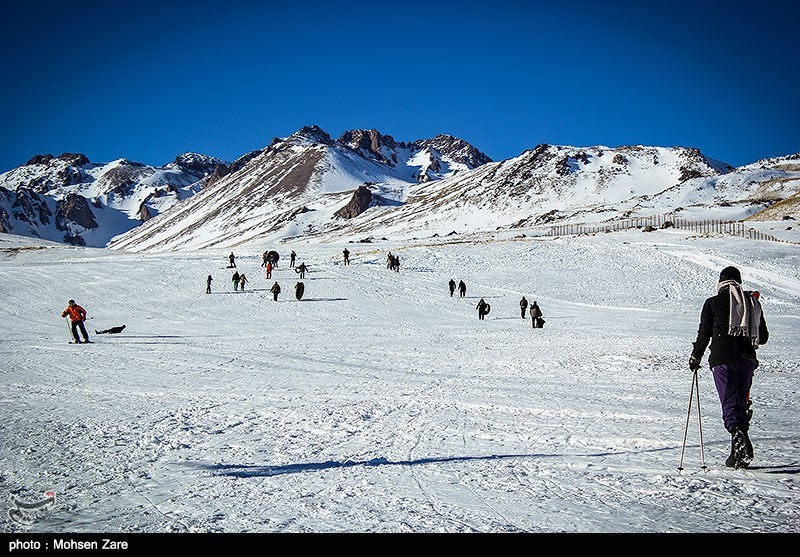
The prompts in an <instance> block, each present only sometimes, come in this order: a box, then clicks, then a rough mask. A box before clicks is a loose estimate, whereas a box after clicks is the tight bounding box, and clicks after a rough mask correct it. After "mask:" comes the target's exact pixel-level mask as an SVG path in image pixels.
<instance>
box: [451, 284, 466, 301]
mask: <svg viewBox="0 0 800 557" xmlns="http://www.w3.org/2000/svg"><path fill="white" fill-rule="evenodd" d="M448 286H449V288H450V297H451V298H452V297H453V294H455V291H456V281H455V280H454V279H450V282H449V283H448ZM458 295H459V297H461V298H463V297H464V296H466V295H467V285H466V284H464V281H463V280H460V281H458Z"/></svg>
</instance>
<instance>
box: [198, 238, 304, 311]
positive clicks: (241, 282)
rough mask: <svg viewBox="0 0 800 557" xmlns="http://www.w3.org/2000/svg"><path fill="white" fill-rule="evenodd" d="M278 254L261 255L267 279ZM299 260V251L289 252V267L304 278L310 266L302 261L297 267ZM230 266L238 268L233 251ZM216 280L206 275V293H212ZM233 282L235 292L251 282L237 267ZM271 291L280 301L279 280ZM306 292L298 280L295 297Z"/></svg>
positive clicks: (270, 275) (274, 266)
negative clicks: (212, 285)
mask: <svg viewBox="0 0 800 557" xmlns="http://www.w3.org/2000/svg"><path fill="white" fill-rule="evenodd" d="M278 258H279V257H278V254H277V252H274V251H265V252H264V253H263V254H262V256H261V266H262V267H264V271H265V274H266V278H267V279H272V271H273V269H274V268H276V267H277V266H278ZM296 261H297V253H295V251H294V250H292V252H291V254H289V268H294V270H295V272H296V273H297V274H298V275H300V278H301V279H304V278H305V276H306V271H308V266H307V265H306V264H305V263H301V264H300V265H298V266H297V267H295V263H296ZM228 268H229V269H237V267H236V256H235V255H234V253H233V252H231V254H230V255H229V256H228ZM213 281H214V277H213V276H211V275H208V276H207V277H206V294H211V284H212V282H213ZM231 282H232V283H233V290H234V292H238V291H239V290H241V291H242V292H244V289H245V285H246V284H247V283H248V282H249V279H248V278H247V277H246V276H245V274H244V273H240V272H239V270H238V269H237V270H236V271H234V272H233V275H232V276H231ZM269 291H270V293H271V294H272V299H273V300H274V301H276V302H277V301H278V294H280V293H281V286H280V284H278V281H275V282H274V283H273V284H272V286H271V287H270V289H269ZM304 292H305V284H303V283H302V282H297V284H295V297H296V298H297V299H298V300H300V299H301V298H302V297H303V293H304Z"/></svg>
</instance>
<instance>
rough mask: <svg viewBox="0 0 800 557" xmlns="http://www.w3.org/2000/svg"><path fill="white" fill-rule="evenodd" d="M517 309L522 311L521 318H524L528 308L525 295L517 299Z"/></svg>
mask: <svg viewBox="0 0 800 557" xmlns="http://www.w3.org/2000/svg"><path fill="white" fill-rule="evenodd" d="M519 309H520V311H521V312H522V318H523V319H525V311H526V310H527V309H528V299H527V298H525V296H523V297H522V299H521V300H520V301H519Z"/></svg>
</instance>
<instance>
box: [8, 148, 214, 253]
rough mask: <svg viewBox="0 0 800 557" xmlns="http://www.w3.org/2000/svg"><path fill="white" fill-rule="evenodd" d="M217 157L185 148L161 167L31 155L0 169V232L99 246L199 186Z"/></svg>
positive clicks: (78, 155) (177, 200)
mask: <svg viewBox="0 0 800 557" xmlns="http://www.w3.org/2000/svg"><path fill="white" fill-rule="evenodd" d="M224 165H225V163H224V161H222V160H220V159H216V158H213V157H208V156H205V155H199V154H197V153H184V154H182V155H180V156H179V157H177V158H176V159H175V160H174V161H173V162H171V163H169V164H166V165H164V166H161V167H153V166H148V165H145V164H141V163H137V162H133V161H129V160H126V159H119V160H116V161H112V162H110V163H92V162H90V161H89V159H88V158H86V156H84V155H80V154H74V153H64V154H62V155H60V156H57V157H54V156H52V155H38V156H36V157H33V158H32V159H31V160H30V161H28V163H26V164H25V165H23V166H20V167H18V168H15V169H13V170H11V171H9V172H5V173H3V174H0V231H3V232H7V233H14V234H22V235H25V236H34V237H39V238H44V239H48V240H55V241H62V242H67V243H72V244H79V245H88V246H94V247H99V246H105V245H106V244H108V242H109V240H110V239H111V238H113V237H114V236H117V235H119V234H122V233H124V232H127V231H128V230H130V229H131V228H134V227H136V226H138V225H139V224H140V223H141V222H144V221H146V220H148V219H150V218H152V217H153V216H155V215H158V214H160V213H162V212H164V211H166V210H167V209H169V208H170V207H172V206H173V205H175V204H177V203H178V202H180V201H181V200H183V199H185V198H187V197H190V196H191V195H193V194H194V193H196V192H197V191H199V190H200V189H201V187H202V181H203V180H204V179H205V178H206V177H208V176H209V175H211V173H212V172H213V171H214V170H215V169H216V168H217V167H219V166H224Z"/></svg>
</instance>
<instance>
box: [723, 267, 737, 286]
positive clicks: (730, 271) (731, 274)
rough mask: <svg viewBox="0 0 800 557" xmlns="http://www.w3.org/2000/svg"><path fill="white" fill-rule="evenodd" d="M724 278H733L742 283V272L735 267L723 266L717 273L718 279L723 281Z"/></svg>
mask: <svg viewBox="0 0 800 557" xmlns="http://www.w3.org/2000/svg"><path fill="white" fill-rule="evenodd" d="M726 280H735V281H736V282H738V283H739V284H742V273H740V272H739V269H737V268H736V267H725V268H724V269H722V272H721V273H720V274H719V281H720V282H723V281H726Z"/></svg>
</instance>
